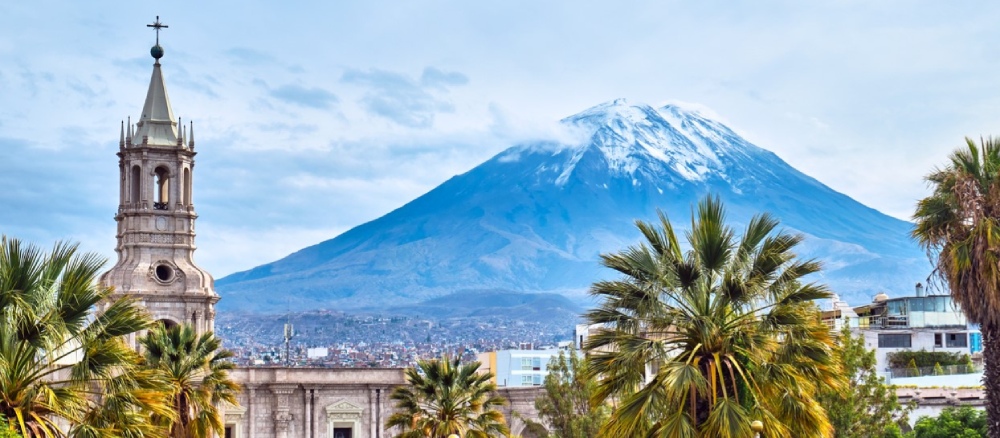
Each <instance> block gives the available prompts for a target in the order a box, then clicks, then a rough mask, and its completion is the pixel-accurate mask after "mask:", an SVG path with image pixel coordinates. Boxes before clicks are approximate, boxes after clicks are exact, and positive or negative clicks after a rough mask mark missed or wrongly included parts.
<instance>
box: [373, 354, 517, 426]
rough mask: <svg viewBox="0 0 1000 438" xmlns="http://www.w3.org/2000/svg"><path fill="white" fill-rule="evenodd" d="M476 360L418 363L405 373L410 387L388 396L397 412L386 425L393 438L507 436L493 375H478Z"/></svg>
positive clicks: (500, 399) (443, 359) (436, 360)
mask: <svg viewBox="0 0 1000 438" xmlns="http://www.w3.org/2000/svg"><path fill="white" fill-rule="evenodd" d="M479 365H480V364H479V362H472V363H468V364H462V363H461V362H460V360H459V359H458V358H455V359H449V358H442V359H432V360H421V361H419V362H417V367H416V368H407V369H406V378H407V381H408V382H409V386H400V387H397V388H396V389H395V390H393V392H392V395H391V397H392V399H393V400H395V401H396V408H397V412H396V413H394V414H392V416H390V417H389V422H388V425H389V427H394V426H398V427H400V428H401V429H402V430H403V433H401V434H399V435H397V438H446V437H448V436H449V435H451V434H457V435H458V436H461V437H464V438H487V437H491V436H498V435H499V436H505V435H507V434H509V433H510V430H508V429H507V425H506V423H505V421H504V417H503V413H502V412H500V411H499V410H498V409H499V407H500V406H503V405H504V404H506V400H504V399H503V397H500V396H499V395H497V394H496V392H495V391H496V385H495V384H493V383H492V382H491V381H490V380H491V379H492V378H493V374H492V373H478V372H477V371H478V370H479Z"/></svg>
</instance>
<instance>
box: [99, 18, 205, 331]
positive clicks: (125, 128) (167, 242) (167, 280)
mask: <svg viewBox="0 0 1000 438" xmlns="http://www.w3.org/2000/svg"><path fill="white" fill-rule="evenodd" d="M159 18H160V17H156V22H155V23H154V24H151V25H149V27H153V28H155V29H156V32H157V37H156V45H155V46H153V48H152V49H150V54H151V55H152V56H153V58H154V59H155V62H154V63H153V76H152V78H150V80H149V91H147V92H146V102H145V103H144V104H143V106H142V115H141V116H140V117H139V122H138V123H136V124H135V126H133V125H132V123H131V118H130V119H129V123H128V124H127V125H126V124H125V123H122V129H121V135H120V139H119V142H118V145H119V150H118V157H119V159H118V170H119V172H120V178H119V193H120V195H119V201H118V214H117V215H115V221H116V222H118V233H117V237H118V244H117V246H116V247H115V252H117V253H118V262H117V263H116V264H115V266H114V267H113V268H111V270H110V271H108V272H106V273H104V274H103V275H102V276H101V278H100V282H101V284H102V285H104V286H112V287H114V288H115V292H114V294H115V296H122V295H129V296H132V297H134V298H136V299H138V300H139V301H140V302H141V303H142V304H143V305H144V306H145V307H146V309H147V310H148V311H149V313H150V314H151V315H152V316H153V318H155V319H157V320H160V321H163V322H164V323H165V324H167V325H173V324H182V323H187V324H191V325H192V326H193V327H194V328H195V330H196V331H197V332H198V333H203V332H205V331H208V330H214V325H215V303H216V302H218V301H219V296H218V295H217V294H216V293H215V288H214V280H213V279H212V276H211V275H209V273H208V272H206V271H205V270H203V269H201V268H199V267H198V266H197V265H196V264H195V263H194V250H195V245H194V236H195V232H194V224H195V219H197V218H198V215H197V214H196V213H195V209H194V202H193V198H192V195H193V194H194V192H193V190H192V185H193V178H194V156H195V151H194V125H193V124H191V125H190V130H188V129H186V127H184V126H183V125H182V124H181V123H180V120H179V119H175V118H174V113H173V110H172V109H171V108H170V98H169V97H168V96H167V88H166V85H165V84H164V82H163V74H162V72H161V71H160V58H162V57H163V53H164V52H163V47H161V46H160V38H159V31H160V29H161V28H165V27H167V26H165V25H163V24H161V23H160V20H159Z"/></svg>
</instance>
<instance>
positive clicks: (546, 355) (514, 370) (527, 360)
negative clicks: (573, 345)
mask: <svg viewBox="0 0 1000 438" xmlns="http://www.w3.org/2000/svg"><path fill="white" fill-rule="evenodd" d="M560 351H562V350H559V349H557V348H553V349H548V350H500V351H491V352H488V353H480V354H479V355H477V357H476V360H478V361H479V362H480V363H481V364H482V365H481V366H480V368H479V370H480V372H491V373H493V383H495V384H496V385H497V386H498V387H509V388H517V387H525V386H542V384H543V383H544V382H545V376H546V375H548V373H549V372H548V366H549V361H550V360H552V359H553V358H556V357H558V356H559V352H560Z"/></svg>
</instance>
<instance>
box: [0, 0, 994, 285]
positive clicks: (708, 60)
mask: <svg viewBox="0 0 1000 438" xmlns="http://www.w3.org/2000/svg"><path fill="white" fill-rule="evenodd" d="M156 15H159V16H160V17H161V20H162V21H163V22H164V23H166V24H167V25H169V26H170V27H169V28H168V29H165V30H163V33H162V34H161V43H162V45H163V46H164V48H165V49H166V56H165V57H164V59H163V60H162V63H163V72H164V76H165V78H166V81H167V86H168V90H169V93H170V98H171V101H172V104H173V109H174V113H175V114H176V115H177V116H180V117H182V118H183V119H185V120H194V122H195V133H196V141H197V144H198V146H197V148H198V151H199V155H198V164H197V167H196V168H195V180H194V181H195V194H194V200H195V204H196V207H197V209H198V212H199V214H200V215H201V218H200V219H199V223H198V243H199V247H200V249H199V251H198V255H197V257H198V261H199V263H200V264H202V265H203V266H204V267H205V268H207V269H209V270H210V271H211V272H213V273H214V274H215V275H216V276H217V277H221V276H223V275H226V274H229V273H232V272H234V271H237V270H243V269H249V268H251V267H253V266H256V265H258V264H261V263H265V262H269V261H272V260H275V259H277V258H279V257H282V256H284V255H286V254H288V253H289V252H291V251H294V250H296V249H298V248H301V247H304V246H307V245H309V244H313V243H317V242H319V241H321V240H324V239H327V238H330V237H333V236H335V235H337V234H339V233H341V232H343V231H345V230H347V229H349V228H351V227H353V226H356V225H358V224H361V223H363V222H366V221H368V220H371V219H374V218H376V217H378V216H381V215H382V214H385V213H387V212H388V211H391V210H392V209H394V208H396V207H398V206H400V205H402V204H403V203H405V202H406V201H409V200H410V199H413V198H414V197H416V196H419V195H420V194H422V193H424V192H426V191H427V190H429V189H431V188H433V187H434V186H436V185H437V184H440V183H441V182H443V181H445V180H446V179H448V178H449V177H451V176H453V175H455V174H458V173H462V172H465V171H467V170H468V169H470V168H472V167H474V166H475V165H476V164H478V163H479V162H482V161H484V160H486V159H487V158H489V157H491V156H493V155H494V154H496V153H498V152H500V151H501V150H503V149H505V148H506V147H509V146H511V145H513V144H515V143H517V142H521V141H525V140H531V139H539V138H547V137H551V136H554V135H559V128H558V126H557V121H558V120H559V119H561V118H563V117H566V116H568V115H571V114H574V113H577V112H580V111H582V110H584V109H586V108H589V107H591V106H593V105H596V104H598V103H601V102H604V101H608V100H612V99H615V98H619V97H624V98H627V99H629V100H630V101H633V102H645V103H649V104H660V103H664V102H667V101H681V102H687V103H693V104H698V105H702V106H704V107H705V108H708V109H710V110H711V111H712V112H714V113H715V114H717V115H718V117H719V118H720V119H721V120H722V121H724V122H725V123H727V124H729V125H730V126H731V127H732V128H734V129H735V130H737V131H738V132H740V133H742V134H743V135H745V136H746V137H747V138H748V139H750V140H751V141H753V142H754V143H756V144H757V145H759V146H761V147H764V148H766V149H770V150H772V151H774V152H776V153H777V154H778V155H779V156H781V157H782V158H784V159H785V160H786V161H788V162H789V163H790V164H792V165H793V166H795V167H797V168H798V169H799V170H802V171H803V172H805V173H807V174H809V175H811V176H813V177H816V178H817V179H819V180H820V181H823V182H824V183H826V184H827V185H829V186H831V187H833V188H834V189H836V190H839V191H841V192H844V193H846V194H848V195H849V196H851V197H853V198H855V199H857V200H859V201H861V202H863V203H865V204H867V205H869V206H871V207H873V208H876V209H879V210H881V211H883V212H885V213H888V214H891V215H893V216H896V217H900V218H907V217H908V216H909V214H910V212H911V211H912V208H913V204H914V202H915V200H916V199H917V198H919V197H921V196H923V195H925V194H926V191H927V190H926V187H925V185H924V183H923V181H922V177H923V175H925V174H926V173H927V172H928V171H929V170H930V169H931V168H932V167H933V166H935V165H939V164H942V163H944V160H945V158H946V156H947V154H948V152H950V151H951V150H952V149H954V148H955V147H957V146H959V145H960V144H961V143H962V139H963V137H964V136H972V137H979V136H980V135H990V134H1000V75H998V74H996V72H997V71H1000V69H998V65H997V64H998V63H1000V45H998V44H997V42H998V41H1000V27H998V26H996V24H995V23H997V22H1000V6H997V5H994V4H993V3H987V2H959V3H953V2H932V1H888V0H887V1H879V2H870V1H830V2H800V1H786V2H782V1H754V2H750V1H747V2H721V1H705V2H671V1H625V2H589V1H572V2H571V1H552V2H534V1H503V2H499V1H495V2H464V1H413V2H381V1H366V2H329V1H316V2H306V1H302V2H270V1H255V0H248V1H239V2H236V1H218V2H188V1H171V2H127V3H123V2H103V1H95V2H70V1H62V2H57V1H40V2H5V3H4V4H3V5H2V6H0V102H2V104H0V205H2V208H0V232H2V233H4V234H7V235H12V236H17V237H21V238H23V239H26V240H31V241H35V242H38V243H41V244H44V245H46V246H47V245H49V244H50V242H52V241H54V240H56V239H72V240H76V241H80V242H81V244H82V246H83V247H84V248H85V249H87V250H91V251H97V252H100V253H103V254H105V255H107V256H108V257H113V256H114V253H113V248H114V230H115V224H114V221H113V215H114V212H115V210H116V208H117V182H116V181H117V159H116V157H115V152H116V149H117V147H118V145H117V142H118V132H119V126H120V121H121V120H123V119H125V118H126V117H128V116H132V117H133V118H135V117H137V116H138V115H139V114H138V112H139V110H140V109H141V107H142V103H143V99H144V96H145V89H146V86H147V85H148V81H149V75H150V71H151V65H152V59H151V58H150V57H149V47H150V46H151V45H152V44H153V41H154V34H153V32H152V31H151V30H149V29H147V28H146V27H145V25H146V24H147V23H151V22H152V21H153V19H154V17H155V16H156Z"/></svg>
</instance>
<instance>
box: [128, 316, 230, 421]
mask: <svg viewBox="0 0 1000 438" xmlns="http://www.w3.org/2000/svg"><path fill="white" fill-rule="evenodd" d="M140 343H141V344H142V346H143V348H144V349H145V359H146V363H147V365H148V366H149V367H151V368H153V369H157V370H160V371H161V372H163V373H164V374H165V375H166V379H167V381H168V383H169V385H170V391H169V400H170V402H169V406H170V407H171V409H172V410H173V412H174V416H173V417H167V418H163V420H164V423H165V424H166V426H167V427H168V428H169V430H170V436H171V437H173V438H210V437H212V436H213V435H212V434H213V433H218V434H220V435H221V434H223V433H224V427H225V425H224V423H223V419H224V417H223V415H224V414H223V413H222V412H220V410H219V408H220V407H221V403H222V402H226V403H229V404H233V405H235V404H236V403H237V402H236V394H237V393H238V392H239V390H240V387H239V385H238V384H237V383H235V382H233V381H232V380H231V379H230V378H229V370H232V369H233V368H235V365H234V364H233V363H232V362H230V361H228V360H227V359H229V358H231V357H233V354H232V352H230V351H228V350H223V349H222V348H221V347H222V341H221V340H220V339H219V338H217V337H215V335H214V334H212V332H206V333H203V334H201V335H200V336H199V335H198V334H196V333H195V331H194V329H193V328H191V326H189V325H186V324H185V325H176V326H173V327H169V328H168V327H164V326H158V327H156V328H153V329H152V330H150V331H149V332H148V333H147V334H146V336H145V337H143V338H142V339H141V340H140Z"/></svg>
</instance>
